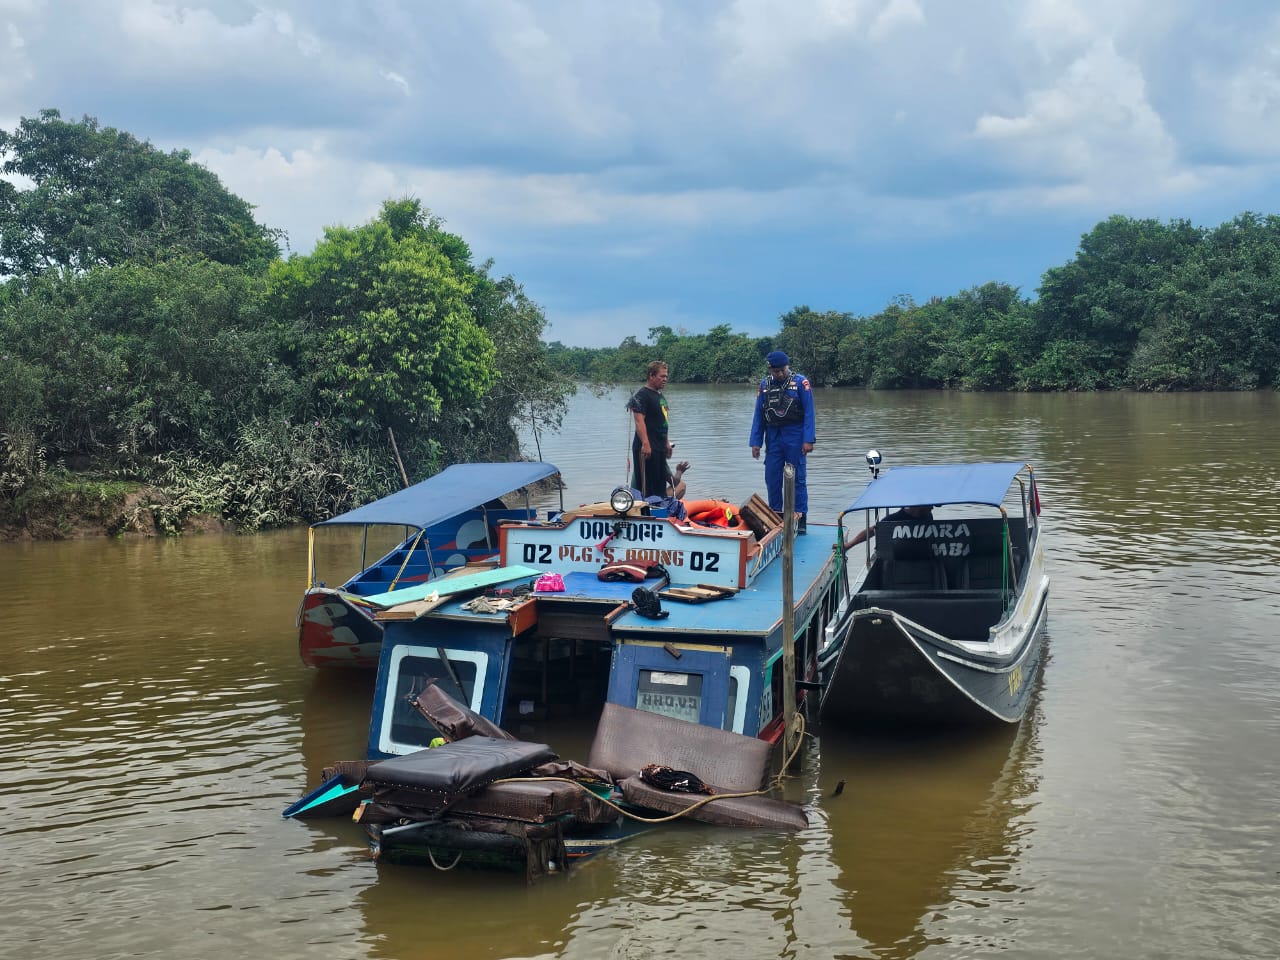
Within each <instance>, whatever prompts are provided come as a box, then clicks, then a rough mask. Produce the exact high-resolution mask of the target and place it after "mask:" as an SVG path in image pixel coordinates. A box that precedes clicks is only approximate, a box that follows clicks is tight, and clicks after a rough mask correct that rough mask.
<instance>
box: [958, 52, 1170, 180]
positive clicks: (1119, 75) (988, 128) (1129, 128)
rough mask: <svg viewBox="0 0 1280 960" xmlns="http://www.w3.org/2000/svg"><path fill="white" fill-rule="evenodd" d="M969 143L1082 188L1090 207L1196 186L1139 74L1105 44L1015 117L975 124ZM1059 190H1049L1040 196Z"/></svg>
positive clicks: (1071, 67)
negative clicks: (1130, 196) (1137, 193)
mask: <svg viewBox="0 0 1280 960" xmlns="http://www.w3.org/2000/svg"><path fill="white" fill-rule="evenodd" d="M974 136H975V137H976V138H978V139H979V140H983V141H987V142H989V143H990V144H991V145H992V146H993V148H994V149H996V150H998V151H1001V152H1004V153H1005V154H1006V155H1007V156H1008V157H1010V158H1011V161H1012V162H1011V166H1016V167H1021V168H1023V169H1026V170H1028V171H1030V172H1035V173H1037V174H1046V175H1049V176H1051V177H1054V178H1060V179H1061V180H1062V181H1065V183H1066V184H1074V185H1076V186H1077V187H1078V186H1086V187H1088V188H1089V189H1090V190H1091V191H1092V192H1093V195H1094V199H1095V201H1096V200H1108V199H1109V200H1114V199H1117V198H1120V197H1124V196H1126V195H1128V194H1130V192H1131V191H1132V190H1134V189H1139V190H1143V191H1155V192H1161V193H1163V192H1166V191H1174V192H1177V191H1181V190H1185V189H1188V188H1189V187H1192V186H1194V184H1195V176H1194V174H1192V173H1190V172H1188V171H1185V170H1183V169H1181V168H1180V166H1179V163H1178V158H1177V149H1176V145H1175V143H1174V141H1173V139H1172V137H1170V135H1169V133H1168V131H1167V130H1166V129H1165V126H1164V123H1163V121H1162V120H1161V118H1160V116H1159V115H1158V114H1157V113H1156V111H1155V110H1154V109H1153V108H1152V106H1151V104H1150V102H1149V101H1148V99H1147V91H1146V83H1145V81H1144V79H1143V75H1142V72H1141V70H1140V69H1139V68H1138V66H1137V65H1136V64H1134V63H1132V62H1130V61H1128V60H1126V59H1125V58H1123V57H1121V56H1119V55H1118V54H1117V53H1116V51H1115V48H1114V46H1113V44H1112V42H1111V41H1110V40H1099V41H1097V42H1096V43H1094V44H1093V45H1092V46H1091V47H1090V48H1089V50H1088V51H1087V52H1085V53H1084V54H1083V55H1082V56H1080V57H1079V58H1077V59H1076V60H1074V61H1073V62H1072V63H1071V64H1070V65H1069V66H1068V67H1067V69H1066V70H1065V71H1064V72H1063V73H1062V74H1061V76H1060V77H1058V78H1057V82H1056V83H1055V84H1054V85H1053V86H1051V87H1047V88H1043V89H1039V90H1035V91H1032V92H1030V93H1029V94H1028V95H1027V98H1026V112H1025V113H1023V114H1021V115H1020V116H999V115H995V114H985V115H983V116H981V117H979V118H978V121H977V123H976V125H975V128H974ZM1061 190H1062V187H1061V186H1055V187H1053V188H1051V189H1050V190H1049V191H1047V192H1046V196H1057V195H1061ZM1071 193H1074V191H1071ZM1071 193H1069V194H1068V195H1071ZM1078 195H1079V196H1088V195H1089V194H1088V193H1087V192H1085V193H1082V194H1078Z"/></svg>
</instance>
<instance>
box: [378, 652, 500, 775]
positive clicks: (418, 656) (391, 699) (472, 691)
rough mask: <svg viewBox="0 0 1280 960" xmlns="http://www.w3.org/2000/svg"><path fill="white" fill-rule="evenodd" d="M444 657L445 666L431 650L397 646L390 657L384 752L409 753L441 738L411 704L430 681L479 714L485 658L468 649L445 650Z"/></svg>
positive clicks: (381, 736)
mask: <svg viewBox="0 0 1280 960" xmlns="http://www.w3.org/2000/svg"><path fill="white" fill-rule="evenodd" d="M444 655H445V657H447V658H448V662H447V663H446V662H445V661H444V660H442V659H441V657H440V652H439V651H438V650H437V649H436V648H434V647H428V648H424V647H419V648H412V647H398V648H397V649H396V650H395V651H394V653H393V654H392V662H391V671H390V678H391V682H390V683H388V685H387V694H386V699H385V700H384V701H383V712H382V723H381V729H380V731H379V738H378V739H379V744H378V746H379V749H381V750H382V752H383V753H388V754H405V753H412V752H414V751H415V750H421V749H422V748H423V747H425V746H427V745H428V744H430V743H431V741H432V740H433V739H434V738H436V737H438V736H440V732H439V731H438V730H436V728H435V727H433V726H432V725H431V724H430V723H429V722H427V719H426V717H424V716H423V715H422V714H420V713H419V712H418V710H417V708H416V707H414V705H413V700H414V699H415V698H416V697H417V696H418V694H420V693H422V691H423V690H424V689H426V686H427V684H428V683H430V682H431V681H432V680H434V681H435V682H436V683H437V684H438V685H439V686H440V688H441V689H442V690H444V691H445V692H446V693H448V694H449V695H450V696H451V697H454V698H455V699H457V700H459V701H461V702H463V703H465V704H466V705H467V706H469V707H470V708H471V709H472V710H475V711H476V712H479V710H480V698H481V694H482V692H483V688H484V678H485V663H486V657H485V655H484V654H482V653H477V652H475V651H470V650H445V651H444ZM459 686H461V690H460V689H459Z"/></svg>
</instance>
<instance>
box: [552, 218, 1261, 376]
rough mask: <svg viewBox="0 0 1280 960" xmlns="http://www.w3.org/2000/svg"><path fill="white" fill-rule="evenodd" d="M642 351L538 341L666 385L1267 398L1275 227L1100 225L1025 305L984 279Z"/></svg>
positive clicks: (604, 369) (575, 362)
mask: <svg viewBox="0 0 1280 960" xmlns="http://www.w3.org/2000/svg"><path fill="white" fill-rule="evenodd" d="M649 341H650V342H649V343H648V344H643V343H640V342H639V341H638V340H637V339H636V338H635V337H634V336H631V337H627V338H626V339H624V340H623V341H622V342H621V343H620V344H619V345H618V346H617V347H605V348H599V349H589V348H582V347H567V346H565V345H563V344H561V343H552V344H551V358H552V362H553V363H554V364H555V365H556V367H557V368H558V369H559V370H561V371H564V372H565V373H567V374H570V375H571V376H574V377H576V378H580V379H588V380H600V381H634V380H636V379H637V378H638V371H642V370H643V369H644V362H645V361H646V360H647V359H652V358H654V357H661V358H662V359H665V360H667V362H668V363H669V364H670V365H671V379H672V380H674V381H677V382H686V383H735V382H743V381H749V380H755V379H757V378H759V377H761V376H763V372H762V371H763V358H764V356H765V355H766V354H767V353H768V352H769V351H770V350H777V349H781V350H784V351H786V353H787V354H788V355H789V356H790V358H791V365H792V368H793V369H794V370H797V371H799V372H803V373H805V374H806V375H807V376H808V377H809V379H810V380H811V381H812V382H814V383H816V384H821V385H826V386H845V387H861V388H870V389H881V390H892V389H958V390H1001V391H1003V390H1019V391H1046V390H1049V391H1071V390H1118V389H1133V390H1147V391H1161V390H1255V389H1275V388H1277V387H1280V217H1276V216H1260V215H1258V214H1253V213H1242V214H1240V215H1239V216H1238V217H1236V218H1235V219H1233V220H1231V221H1229V222H1227V223H1223V224H1222V225H1220V226H1218V227H1213V228H1200V227H1194V226H1192V225H1191V224H1190V223H1189V222H1187V221H1185V220H1174V221H1170V222H1167V223H1165V222H1161V221H1157V220H1150V219H1146V220H1135V219H1131V218H1128V217H1122V216H1113V217H1110V218H1109V219H1107V220H1104V221H1103V222H1101V223H1099V224H1098V225H1097V226H1095V227H1094V228H1093V229H1092V230H1091V231H1090V232H1089V233H1088V234H1086V235H1085V236H1084V237H1083V238H1082V239H1081V242H1080V247H1079V249H1078V251H1077V253H1076V255H1075V257H1074V258H1073V259H1072V260H1071V261H1070V262H1069V263H1066V264H1064V265H1062V266H1059V267H1053V268H1051V269H1049V270H1047V271H1046V272H1045V273H1044V275H1043V277H1042V280H1041V285H1040V289H1039V297H1038V298H1037V299H1035V300H1032V299H1030V298H1028V297H1026V296H1024V295H1023V294H1022V293H1021V292H1020V291H1019V290H1018V289H1017V288H1016V287H1013V286H1010V285H1008V284H1004V283H994V282H993V283H986V284H983V285H982V286H977V287H973V288H971V289H969V290H964V291H961V292H960V293H956V294H953V295H951V296H948V297H935V298H933V299H931V300H930V301H929V302H928V303H923V304H917V303H914V302H913V301H912V300H910V299H909V298H898V299H896V300H895V301H894V302H892V303H890V304H889V305H888V306H887V307H886V308H885V309H884V310H883V311H881V312H879V313H877V314H874V315H872V316H855V315H854V314H851V313H842V312H838V311H822V312H819V311H815V310H812V309H810V308H809V307H807V306H799V307H796V308H795V309H793V310H790V311H788V312H787V313H785V314H783V316H782V317H781V319H780V330H779V332H778V333H777V334H776V335H773V336H768V337H752V336H749V335H747V334H742V333H734V332H733V331H732V329H731V328H730V327H729V326H728V325H722V326H718V327H715V328H713V329H712V330H710V331H708V332H707V333H705V334H689V333H684V332H680V333H677V332H675V331H673V330H672V329H671V328H670V327H666V326H659V327H653V328H651V329H650V330H649Z"/></svg>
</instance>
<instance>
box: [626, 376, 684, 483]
mask: <svg viewBox="0 0 1280 960" xmlns="http://www.w3.org/2000/svg"><path fill="white" fill-rule="evenodd" d="M666 385H667V365H666V363H664V362H663V361H662V360H650V361H649V366H648V367H646V368H645V380H644V386H643V387H641V388H640V389H639V390H637V391H636V392H635V393H634V394H633V395H632V397H631V399H630V400H628V401H627V409H628V410H630V411H631V414H632V416H633V418H634V419H635V421H636V433H635V437H633V438H632V440H631V462H632V464H634V466H633V467H632V470H631V485H632V486H633V487H635V488H636V489H637V490H639V491H640V492H641V493H643V494H644V495H645V496H646V497H663V496H666V493H667V475H668V473H669V471H668V469H667V458H668V457H669V456H671V453H672V451H673V450H674V449H675V447H674V445H673V444H672V443H671V441H670V440H668V439H667V398H666V397H664V396H663V395H662V388H663V387H665V386H666Z"/></svg>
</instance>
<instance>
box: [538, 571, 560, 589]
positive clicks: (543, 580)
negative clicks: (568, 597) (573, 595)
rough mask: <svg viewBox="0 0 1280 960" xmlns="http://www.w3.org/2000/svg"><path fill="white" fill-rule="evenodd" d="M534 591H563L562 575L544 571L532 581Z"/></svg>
mask: <svg viewBox="0 0 1280 960" xmlns="http://www.w3.org/2000/svg"><path fill="white" fill-rule="evenodd" d="M533 592H534V593H564V577H562V576H560V574H558V573H544V574H543V575H542V576H540V577H539V578H538V579H537V580H535V581H533Z"/></svg>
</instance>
